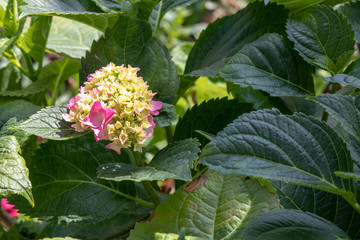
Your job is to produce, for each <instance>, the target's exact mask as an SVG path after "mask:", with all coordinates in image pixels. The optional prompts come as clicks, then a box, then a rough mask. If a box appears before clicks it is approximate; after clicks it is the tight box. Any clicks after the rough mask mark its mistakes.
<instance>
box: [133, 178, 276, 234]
mask: <svg viewBox="0 0 360 240" xmlns="http://www.w3.org/2000/svg"><path fill="white" fill-rule="evenodd" d="M229 186H231V187H229ZM277 209H280V206H279V203H278V200H277V198H276V196H275V195H274V194H272V193H270V192H269V191H268V190H267V189H266V188H264V187H262V186H261V185H260V184H259V182H258V181H257V180H253V179H246V178H244V177H243V176H240V175H234V174H232V175H225V176H224V175H221V174H220V173H218V172H215V171H207V172H206V173H205V174H204V175H203V176H202V177H201V178H199V179H197V180H195V181H194V182H192V183H190V184H189V185H188V186H187V187H181V188H179V189H178V190H177V191H176V192H175V193H174V194H173V195H170V196H169V198H168V199H167V200H166V201H165V202H164V203H161V204H160V205H159V206H158V207H157V208H156V210H155V217H154V218H153V219H152V221H150V222H146V223H138V224H136V226H135V229H134V230H133V231H131V234H130V238H129V239H130V240H132V239H155V236H154V235H155V233H156V232H162V233H175V234H179V233H180V229H181V228H182V227H183V228H184V229H185V234H186V235H187V236H194V237H200V238H206V239H223V238H226V239H241V237H242V234H243V232H244V229H245V228H246V226H247V225H248V224H249V223H250V222H251V221H252V220H253V219H256V218H257V217H259V216H261V215H263V214H266V213H268V212H270V211H273V210H277ZM164 226H166V227H164Z"/></svg>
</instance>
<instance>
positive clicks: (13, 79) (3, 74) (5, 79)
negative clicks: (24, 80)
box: [0, 63, 21, 92]
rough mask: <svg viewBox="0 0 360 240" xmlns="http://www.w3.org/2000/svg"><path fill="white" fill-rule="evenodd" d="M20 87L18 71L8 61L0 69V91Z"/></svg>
mask: <svg viewBox="0 0 360 240" xmlns="http://www.w3.org/2000/svg"><path fill="white" fill-rule="evenodd" d="M18 89H21V76H20V71H19V70H18V69H17V68H15V67H14V65H13V64H11V63H9V64H8V65H7V66H6V67H4V68H1V69H0V92H2V91H13V90H18Z"/></svg>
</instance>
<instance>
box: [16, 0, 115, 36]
mask: <svg viewBox="0 0 360 240" xmlns="http://www.w3.org/2000/svg"><path fill="white" fill-rule="evenodd" d="M24 2H25V3H26V4H27V5H23V6H21V7H20V9H21V10H22V13H21V14H20V19H22V18H25V17H27V16H29V15H42V16H59V17H65V18H69V19H72V20H75V21H78V22H82V23H85V24H87V25H89V26H92V27H94V28H96V29H98V30H100V31H105V29H106V28H108V27H112V26H113V25H114V24H115V22H116V20H117V18H118V17H119V13H118V12H111V13H106V12H103V11H102V10H101V8H99V7H98V6H97V5H96V4H95V3H94V2H93V1H90V0H81V1H80V0H48V1H42V0H24Z"/></svg>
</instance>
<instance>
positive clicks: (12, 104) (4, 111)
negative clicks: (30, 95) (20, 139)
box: [0, 98, 41, 126]
mask: <svg viewBox="0 0 360 240" xmlns="http://www.w3.org/2000/svg"><path fill="white" fill-rule="evenodd" d="M40 109H41V108H40V107H39V106H36V105H34V104H32V103H29V102H27V101H24V100H9V99H7V100H2V99H1V98H0V126H2V125H3V124H4V123H5V122H7V121H8V120H9V119H10V118H12V117H16V119H17V121H21V120H27V119H28V118H29V117H30V116H31V115H33V114H34V113H36V112H37V111H39V110H40Z"/></svg>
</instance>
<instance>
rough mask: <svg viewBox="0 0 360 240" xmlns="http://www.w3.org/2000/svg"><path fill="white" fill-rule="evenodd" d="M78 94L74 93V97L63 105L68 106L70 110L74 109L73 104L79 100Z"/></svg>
mask: <svg viewBox="0 0 360 240" xmlns="http://www.w3.org/2000/svg"><path fill="white" fill-rule="evenodd" d="M79 98H80V96H79V95H76V96H75V97H73V98H71V99H70V102H69V104H68V105H65V107H67V108H69V109H70V110H71V111H73V110H74V109H75V104H76V102H77V101H78V100H79Z"/></svg>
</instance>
